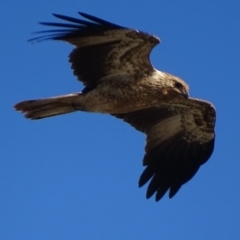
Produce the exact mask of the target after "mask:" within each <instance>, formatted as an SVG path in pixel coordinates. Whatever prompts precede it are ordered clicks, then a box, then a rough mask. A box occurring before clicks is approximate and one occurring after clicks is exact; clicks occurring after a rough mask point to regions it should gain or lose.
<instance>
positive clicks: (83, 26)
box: [30, 13, 160, 88]
mask: <svg viewBox="0 0 240 240" xmlns="http://www.w3.org/2000/svg"><path fill="white" fill-rule="evenodd" d="M79 14H80V15H81V16H82V17H84V18H85V19H87V20H82V19H76V18H72V17H68V16H63V15H59V14H53V15H54V16H55V17H57V18H60V19H62V20H65V21H67V22H68V23H52V22H42V23H41V24H43V25H47V26H52V27H59V29H53V30H49V31H40V32H37V33H40V34H43V36H40V37H36V38H33V39H30V41H43V40H49V39H53V40H63V41H67V42H69V43H71V44H73V45H75V46H76V48H75V49H74V50H73V51H72V53H71V54H70V60H69V61H70V62H71V63H72V69H73V70H74V74H75V75H76V76H77V77H78V79H79V80H80V81H82V82H83V83H84V85H85V86H86V87H87V88H94V87H95V86H96V85H97V84H98V82H99V81H102V80H104V79H108V77H109V76H111V75H121V74H131V75H148V74H150V73H151V72H152V71H153V70H154V68H153V67H152V65H151V63H150V61H149V54H150V52H151V50H152V48H153V47H154V46H155V45H156V44H158V43H159V41H160V40H159V39H158V38H157V37H155V36H153V35H150V34H147V33H144V32H140V31H137V30H133V29H129V28H125V27H122V26H119V25H116V24H113V23H110V22H107V21H105V20H102V19H99V18H96V17H94V16H91V15H88V14H85V13H79Z"/></svg>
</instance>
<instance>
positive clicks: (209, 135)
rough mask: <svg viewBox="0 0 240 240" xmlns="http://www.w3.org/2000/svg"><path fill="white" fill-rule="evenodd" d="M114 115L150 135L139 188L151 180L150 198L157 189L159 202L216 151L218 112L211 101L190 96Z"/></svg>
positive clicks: (185, 180) (178, 186) (147, 140)
mask: <svg viewBox="0 0 240 240" xmlns="http://www.w3.org/2000/svg"><path fill="white" fill-rule="evenodd" d="M115 116H116V117H118V118H122V119H123V120H124V121H126V122H128V123H130V124H131V125H132V126H133V127H135V128H136V129H137V130H139V131H142V132H144V133H146V135H147V139H146V147H145V151H146V153H145V156H144V159H143V165H144V166H146V168H145V170H144V172H143V173H142V175H141V177H140V179H139V186H140V187H141V186H143V185H144V184H145V183H147V182H148V181H149V180H150V179H151V180H150V183H149V186H148V190H147V198H149V197H151V196H152V195H153V194H154V193H155V192H156V201H158V200H160V199H161V198H162V197H163V195H164V194H165V193H166V192H167V190H168V189H170V192H169V197H170V198H171V197H173V196H174V195H175V194H176V193H177V191H178V190H179V189H180V187H181V186H182V185H183V184H184V183H186V182H187V181H189V180H190V179H191V178H192V177H193V176H194V175H195V173H196V172H197V170H198V169H199V167H200V166H201V165H202V164H204V163H205V162H206V161H207V160H208V159H209V157H210V156H211V154H212V152H213V148H214V139H215V133H214V126H215V118H216V112H215V109H214V107H213V105H212V104H210V103H208V102H205V101H202V100H197V99H193V98H189V99H186V100H182V101H181V102H172V103H171V104H169V105H166V106H163V107H152V108H148V109H143V110H139V111H136V112H130V113H126V114H117V115H115Z"/></svg>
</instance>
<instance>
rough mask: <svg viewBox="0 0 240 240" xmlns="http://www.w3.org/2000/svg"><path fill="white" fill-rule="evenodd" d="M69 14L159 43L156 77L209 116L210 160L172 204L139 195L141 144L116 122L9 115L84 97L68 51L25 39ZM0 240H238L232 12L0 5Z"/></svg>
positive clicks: (28, 0)
mask: <svg viewBox="0 0 240 240" xmlns="http://www.w3.org/2000/svg"><path fill="white" fill-rule="evenodd" d="M77 11H82V12H86V13H89V14H92V15H96V16H98V17H100V18H103V19H106V20H108V21H111V22H114V23H116V24H119V25H123V26H127V27H131V28H136V29H140V30H143V31H146V32H149V33H152V34H154V35H157V36H159V37H160V38H161V40H162V42H161V44H160V45H158V46H157V47H156V48H155V49H154V51H153V52H152V55H151V60H152V63H153V65H154V66H155V67H156V68H158V69H160V70H163V71H167V72H170V73H173V74H175V75H178V76H180V77H181V78H183V79H184V80H185V81H186V82H187V83H188V84H189V85H190V94H191V96H192V97H197V98H202V99H206V100H209V101H211V102H212V103H213V104H214V105H215V106H216V109H217V122H216V135H217V138H216V144H215V150H214V153H213V155H212V157H211V158H210V160H209V161H208V162H207V163H206V164H205V165H204V166H202V167H201V169H200V171H199V172H198V173H197V174H196V175H195V177H194V178H193V179H192V180H191V181H190V182H188V183H187V184H185V185H184V186H183V187H182V188H181V189H180V191H179V192H178V193H177V195H176V196H175V197H174V198H173V199H171V200H170V199H169V198H168V196H167V195H166V196H165V197H164V198H163V199H162V200H161V201H160V202H158V203H156V202H155V200H154V198H151V199H149V200H146V199H145V192H146V186H144V187H142V188H138V178H139V176H140V174H141V172H142V171H143V169H144V168H143V167H142V157H143V155H144V141H145V136H144V135H143V134H142V133H140V132H137V131H136V130H134V129H133V128H132V127H130V125H128V124H124V123H123V122H122V121H121V120H118V119H115V118H113V117H110V116H104V115H100V114H87V113H80V112H79V113H74V114H69V115H65V116H59V117H54V118H49V119H45V120H41V121H30V120H26V119H25V118H24V117H23V116H22V115H21V114H19V113H18V112H16V111H14V109H13V105H14V104H15V103H16V102H19V101H21V100H25V99H34V98H42V97H49V96H54V95H60V94H66V93H71V92H77V91H80V90H81V89H82V85H81V83H79V82H78V81H77V80H76V78H75V77H74V76H73V74H72V71H71V69H70V64H69V63H68V58H67V57H68V54H69V52H70V51H71V49H72V46H70V45H68V44H66V43H63V42H55V41H46V42H42V43H39V44H30V43H28V42H27V39H29V38H31V37H33V36H34V35H32V34H31V33H32V32H34V31H38V30H46V29H48V28H46V27H44V26H40V25H38V24H37V22H39V21H55V19H54V17H53V16H51V13H59V14H64V15H69V16H72V17H79V16H78V14H77ZM0 14H1V19H2V20H1V21H0V27H1V37H0V41H1V44H0V50H1V51H0V52H1V64H0V69H1V83H2V84H1V88H0V96H1V100H2V101H1V118H0V122H1V128H0V136H1V138H0V148H1V152H0V156H1V158H0V239H1V240H22V239H23V240H28V239H30V240H45V239H46V240H48V239H49V240H52V239H53V240H55V239H57V240H62V239H63V240H65V239H66V240H69V239H71V240H75V239H90V240H92V239H93V240H95V239H96V240H98V239H104V240H108V239H109V240H110V239H111V240H112V239H114V240H118V239H119V240H122V239H126V240H128V239H131V240H132V239H139V240H142V239H152V240H155V239H164V240H172V239H184V240H188V239H189V240H192V239H195V240H198V239H199V240H200V239H201V240H202V239H206V240H208V239H218V240H223V239H228V240H229V239H231V240H235V239H236V240H237V239H240V177H239V176H240V153H239V149H240V145H239V134H240V127H239V116H240V111H239V109H240V106H239V105H240V91H239V88H240V1H239V0H231V1H229V0H222V1H216V0H212V1H209V0H202V1H190V0H188V1H187V0H186V1H177V0H175V1H166V0H165V1H157V0H156V1H154V0H148V1H139V0H138V1H137V0H133V1H129V0H117V1H112V0H102V1H97V0H95V1H93V0H87V1H80V0H79V1H73V0H61V1H56V0H41V1H36V0H22V1H16V0H2V1H1V8H0Z"/></svg>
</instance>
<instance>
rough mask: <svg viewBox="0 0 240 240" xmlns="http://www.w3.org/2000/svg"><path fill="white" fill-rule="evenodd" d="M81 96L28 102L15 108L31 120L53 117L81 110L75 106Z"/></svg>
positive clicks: (21, 103)
mask: <svg viewBox="0 0 240 240" xmlns="http://www.w3.org/2000/svg"><path fill="white" fill-rule="evenodd" d="M80 95H81V93H75V94H68V95H62V96H57V97H52V98H44V99H37V100H26V101H22V102H19V103H17V104H16V105H15V106H14V108H15V109H16V110H17V111H20V112H22V113H23V114H24V115H25V117H26V118H30V119H41V118H46V117H52V116H56V115H60V114H66V113H71V112H75V111H77V110H80V109H77V108H76V106H75V105H74V102H76V101H75V99H76V98H79V96H80Z"/></svg>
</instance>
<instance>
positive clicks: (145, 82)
mask: <svg viewBox="0 0 240 240" xmlns="http://www.w3.org/2000/svg"><path fill="white" fill-rule="evenodd" d="M79 14H80V15H81V16H82V17H84V18H85V19H87V20H82V19H76V18H72V17H67V16H63V15H59V14H53V15H54V16H55V17H57V18H60V19H62V20H66V21H68V22H70V23H52V22H43V23H41V24H43V25H48V26H54V27H60V29H56V30H55V29H54V30H49V31H41V32H38V33H43V34H45V35H44V36H41V37H37V38H34V39H30V41H36V42H39V41H42V40H48V39H54V40H62V41H66V42H69V43H71V44H73V45H74V46H75V49H74V50H73V51H72V52H71V54H70V56H69V58H70V59H69V61H70V62H71V63H72V69H73V71H74V75H76V76H77V77H78V80H80V81H81V82H83V84H84V85H85V88H84V89H83V90H82V92H79V93H73V94H68V95H62V96H57V97H51V98H45V99H37V100H27V101H23V102H20V103H17V104H16V105H15V109H16V110H18V111H20V112H22V113H24V114H25V117H26V118H30V119H41V118H46V117H51V116H56V115H60V114H66V113H71V112H75V111H86V112H98V113H107V114H111V115H113V116H115V117H117V118H121V119H123V120H124V121H126V122H128V123H129V124H131V125H132V126H133V127H135V128H136V129H137V130H139V131H141V132H143V133H145V134H146V135H147V139H146V147H145V152H146V153H145V156H144V159H143V165H144V166H146V168H145V170H144V172H143V173H142V175H141V177H140V180H139V186H140V187H141V186H143V185H144V184H145V183H147V182H148V181H149V180H150V183H149V186H148V189H147V198H149V197H151V196H152V195H153V194H154V193H156V195H155V197H156V201H158V200H160V199H161V198H162V197H163V195H164V194H165V193H166V192H167V191H168V190H169V197H170V198H171V197H173V196H174V195H175V194H176V193H177V191H178V190H179V189H180V187H181V186H182V185H183V184H184V183H186V182H187V181H189V180H190V179H191V178H192V177H193V176H194V175H195V173H196V172H197V171H198V169H199V167H200V166H201V165H202V164H204V163H205V162H206V161H207V160H208V159H209V157H210V156H211V154H212V152H213V148H214V139H215V134H214V125H215V118H216V113H215V109H214V106H213V105H212V104H211V103H209V102H206V101H203V100H198V99H194V98H189V97H188V90H189V89H188V85H187V84H186V83H185V82H184V81H183V80H182V79H180V78H179V77H176V76H173V75H171V74H168V73H165V72H162V71H159V70H157V69H155V68H154V67H153V66H152V64H151V62H150V61H149V54H150V52H151V50H152V48H153V47H154V46H155V45H157V44H158V43H159V42H160V39H159V38H157V37H156V36H153V35H150V34H147V33H144V32H141V31H138V30H133V29H130V28H125V27H122V26H119V25H116V24H113V23H110V22H107V21H104V20H102V19H99V18H96V17H94V16H91V15H88V14H85V13H79Z"/></svg>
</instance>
